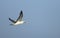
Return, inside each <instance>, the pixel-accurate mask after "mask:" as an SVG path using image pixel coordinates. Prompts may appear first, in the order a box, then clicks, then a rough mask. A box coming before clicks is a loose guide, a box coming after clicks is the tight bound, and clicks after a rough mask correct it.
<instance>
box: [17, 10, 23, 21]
mask: <svg viewBox="0 0 60 38" xmlns="http://www.w3.org/2000/svg"><path fill="white" fill-rule="evenodd" d="M22 18H23V12H22V11H21V12H20V14H19V17H18V19H17V20H16V21H21V20H22Z"/></svg>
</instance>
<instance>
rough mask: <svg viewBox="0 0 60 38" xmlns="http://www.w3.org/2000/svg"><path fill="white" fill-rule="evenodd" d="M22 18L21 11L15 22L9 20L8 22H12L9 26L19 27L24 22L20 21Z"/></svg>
mask: <svg viewBox="0 0 60 38" xmlns="http://www.w3.org/2000/svg"><path fill="white" fill-rule="evenodd" d="M22 18H23V11H22V10H21V12H20V14H19V17H18V18H17V20H13V19H11V18H9V20H10V21H11V22H12V24H11V25H21V24H23V23H24V21H23V20H22Z"/></svg>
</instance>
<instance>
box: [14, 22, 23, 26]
mask: <svg viewBox="0 0 60 38" xmlns="http://www.w3.org/2000/svg"><path fill="white" fill-rule="evenodd" d="M23 23H24V21H17V22H16V23H13V25H19V24H23Z"/></svg>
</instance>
